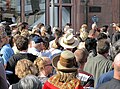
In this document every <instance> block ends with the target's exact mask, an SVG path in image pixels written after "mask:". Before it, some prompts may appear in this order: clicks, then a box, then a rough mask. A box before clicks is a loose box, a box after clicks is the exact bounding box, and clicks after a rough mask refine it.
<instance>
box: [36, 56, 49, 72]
mask: <svg viewBox="0 0 120 89" xmlns="http://www.w3.org/2000/svg"><path fill="white" fill-rule="evenodd" d="M46 58H47V57H42V58H41V57H38V58H37V59H36V60H35V61H34V65H35V66H36V67H37V68H38V70H39V72H40V71H41V70H43V69H44V67H45V65H47V60H46Z"/></svg>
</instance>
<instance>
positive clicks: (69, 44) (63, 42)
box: [63, 40, 75, 45]
mask: <svg viewBox="0 0 120 89" xmlns="http://www.w3.org/2000/svg"><path fill="white" fill-rule="evenodd" d="M74 42H75V41H73V42H72V43H68V42H65V41H64V40H63V43H64V44H66V45H72V44H74Z"/></svg>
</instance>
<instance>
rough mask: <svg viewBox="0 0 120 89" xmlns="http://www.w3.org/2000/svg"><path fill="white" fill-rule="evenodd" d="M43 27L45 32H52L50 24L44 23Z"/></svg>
mask: <svg viewBox="0 0 120 89" xmlns="http://www.w3.org/2000/svg"><path fill="white" fill-rule="evenodd" d="M45 29H46V32H47V33H48V34H50V35H51V34H52V31H51V26H50V25H46V26H45Z"/></svg>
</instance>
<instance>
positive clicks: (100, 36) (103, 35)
mask: <svg viewBox="0 0 120 89" xmlns="http://www.w3.org/2000/svg"><path fill="white" fill-rule="evenodd" d="M101 39H107V35H106V34H104V33H100V34H99V35H98V37H97V40H101Z"/></svg>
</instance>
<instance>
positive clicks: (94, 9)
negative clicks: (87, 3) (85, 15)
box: [89, 6, 101, 13]
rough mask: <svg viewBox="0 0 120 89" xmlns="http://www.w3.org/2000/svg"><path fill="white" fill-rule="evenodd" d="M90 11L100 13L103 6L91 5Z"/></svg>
mask: <svg viewBox="0 0 120 89" xmlns="http://www.w3.org/2000/svg"><path fill="white" fill-rule="evenodd" d="M89 12H94V13H95V12H96V13H99V12H101V7H99V6H91V7H89Z"/></svg>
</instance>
